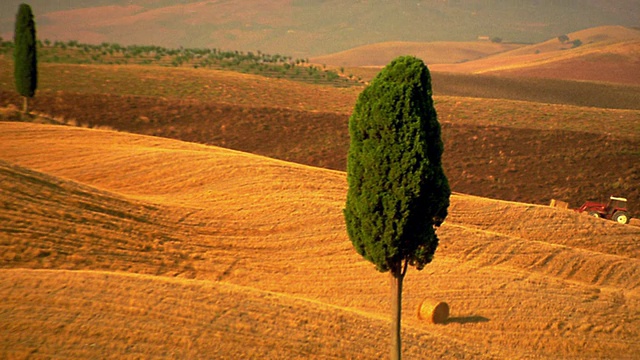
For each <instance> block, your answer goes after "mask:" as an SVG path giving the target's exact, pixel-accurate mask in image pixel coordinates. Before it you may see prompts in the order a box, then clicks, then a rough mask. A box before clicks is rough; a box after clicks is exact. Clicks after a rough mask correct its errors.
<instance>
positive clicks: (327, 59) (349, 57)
mask: <svg viewBox="0 0 640 360" xmlns="http://www.w3.org/2000/svg"><path fill="white" fill-rule="evenodd" d="M522 46H523V45H518V44H496V43H491V42H489V41H486V42H481V41H475V42H427V43H419V42H384V43H376V44H369V45H363V46H358V47H355V48H353V49H349V50H345V51H341V52H338V53H335V54H330V55H323V56H316V57H312V58H311V59H309V61H311V62H313V63H316V64H329V65H333V66H346V67H361V66H373V67H384V66H385V65H387V64H388V63H389V62H391V60H393V59H394V58H396V57H398V56H401V55H413V56H415V57H418V58H420V59H422V60H423V61H424V62H425V63H426V64H427V65H431V64H455V63H459V62H466V61H472V60H476V59H480V58H484V57H487V56H489V55H493V54H496V53H501V52H505V51H509V50H513V49H517V48H519V47H522Z"/></svg>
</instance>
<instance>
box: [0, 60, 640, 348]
mask: <svg viewBox="0 0 640 360" xmlns="http://www.w3.org/2000/svg"><path fill="white" fill-rule="evenodd" d="M0 65H2V66H0V106H2V107H7V106H8V108H6V109H4V110H3V112H2V114H0V115H2V116H3V119H8V120H17V119H18V117H17V116H16V115H15V107H16V106H17V105H18V104H20V99H19V98H18V97H17V96H16V95H15V94H14V93H13V88H12V86H13V85H12V79H11V74H10V73H9V70H8V69H10V62H9V61H7V60H6V59H0ZM4 65H7V66H4ZM363 71H365V72H367V71H368V72H371V71H374V72H375V70H371V69H369V70H363ZM365 78H366V77H365ZM433 79H434V80H433V81H434V91H435V102H436V104H435V105H436V110H437V111H438V114H439V119H440V122H441V124H442V126H443V138H444V141H445V156H444V162H445V170H446V173H447V175H448V177H449V181H450V183H451V184H452V187H453V190H454V191H455V193H454V195H453V196H452V205H451V208H450V215H449V217H448V218H447V221H446V222H445V223H444V225H443V226H442V227H441V228H440V230H439V237H440V239H441V241H440V246H439V248H438V251H437V253H436V259H435V260H434V262H433V263H432V264H430V265H428V266H427V267H426V268H425V269H424V270H423V271H422V272H417V271H415V270H412V271H410V272H409V275H408V276H407V279H406V283H405V291H404V295H405V296H404V319H403V341H404V355H405V357H407V358H487V359H514V358H536V359H538V358H541V359H557V358H620V359H627V358H628V359H631V358H633V357H634V355H635V354H636V353H638V351H640V347H639V344H638V341H637V340H638V338H640V318H639V317H638V313H639V312H640V293H639V292H638V289H639V288H640V250H639V249H640V248H639V247H638V241H640V227H638V226H637V224H638V223H637V221H634V222H632V225H620V224H615V223H613V222H609V221H605V220H599V219H594V218H591V217H588V216H584V215H579V214H576V213H574V212H573V211H569V210H560V209H552V208H549V207H547V206H545V205H546V204H548V201H549V200H550V199H552V198H556V199H559V200H565V201H568V202H569V203H570V204H571V205H572V206H574V207H577V206H579V205H580V203H581V202H582V201H584V200H587V199H592V200H604V199H606V198H607V197H608V196H609V195H612V194H615V195H619V196H625V197H627V198H629V203H630V207H631V211H632V215H634V214H636V215H637V209H638V207H637V206H638V205H637V204H639V203H640V193H639V191H640V189H639V188H638V187H637V186H636V185H637V184H638V183H640V168H639V167H638V165H637V164H639V163H640V153H639V152H638V149H640V128H638V124H640V109H638V108H637V101H635V100H634V99H636V98H637V94H638V93H639V90H638V89H637V86H632V85H615V84H596V83H580V82H570V81H569V82H564V81H547V80H522V79H519V80H513V79H508V78H498V77H491V76H488V77H487V76H485V77H482V76H467V75H460V74H443V73H434V76H433ZM41 81H42V82H41V85H40V88H39V92H38V95H37V97H36V98H35V99H34V102H33V105H34V109H35V111H36V112H38V113H40V116H37V117H36V121H39V122H46V123H54V124H58V125H47V124H33V123H21V122H0V201H1V202H2V213H1V214H0V272H1V273H2V276H0V279H1V280H0V300H1V301H0V304H1V305H0V323H1V324H2V325H3V326H0V357H2V358H19V359H22V358H51V357H62V358H92V357H111V358H140V357H144V358H167V357H170V358H201V357H207V358H229V357H231V358H322V359H325V358H362V359H378V358H381V357H384V356H385V355H386V354H387V353H388V351H387V348H388V346H387V344H388V330H389V329H388V321H389V315H388V314H389V301H388V297H389V296H388V294H389V284H388V277H387V276H388V275H386V274H380V273H377V272H376V271H375V269H374V267H373V266H372V265H371V264H369V263H368V262H366V261H364V260H363V259H362V258H361V257H359V256H358V255H357V254H356V253H355V251H354V250H353V248H352V246H351V243H350V242H349V240H348V238H347V236H346V231H345V229H344V222H343V219H342V208H343V206H344V197H345V195H346V174H345V173H344V172H343V171H344V169H345V154H346V150H347V147H348V134H347V131H346V124H347V121H348V116H349V114H350V111H351V109H352V107H353V105H354V103H355V100H356V97H357V95H358V93H359V91H361V89H362V88H358V87H355V88H347V89H336V88H331V87H327V86H317V85H309V84H299V83H294V82H291V81H286V80H275V79H265V78H262V77H258V76H252V75H240V74H234V73H228V72H220V71H203V70H197V69H183V68H178V69H168V68H159V67H152V66H146V67H141V66H89V65H61V64H44V65H43V66H42V71H41ZM562 86H566V87H565V88H564V90H566V91H562V89H563V88H562ZM545 89H547V90H548V89H553V91H555V93H554V94H556V95H557V94H565V95H562V96H560V95H557V96H556V95H553V94H551V95H550V94H549V93H548V91H547V90H545ZM537 90H540V91H537ZM438 91H440V92H438ZM469 91H470V92H469ZM598 93H606V96H605V101H604V102H605V103H607V104H608V105H609V106H605V107H603V106H602V103H603V102H602V97H599V96H597V95H598ZM550 96H551V97H552V98H554V99H556V101H548V100H547V99H548V98H549V97H550ZM563 96H566V97H563ZM611 99H615V101H614V100H611ZM634 104H636V105H634ZM59 124H63V125H67V126H60V125H59ZM69 125H70V126H69ZM88 128H91V129H88ZM113 130H116V131H113ZM130 133H137V135H134V134H130ZM149 135H151V136H149ZM167 138H170V139H167ZM171 138H172V139H171ZM183 140H184V141H189V142H183ZM198 143H200V144H198ZM212 145H213V146H212ZM216 146H221V147H216ZM238 150H239V151H238ZM240 151H242V152H240ZM260 155H263V156H267V157H262V156H260ZM276 159H280V160H276ZM283 160H285V161H287V162H285V161H283ZM289 161H290V162H289ZM489 198H492V199H489ZM515 201H517V202H515ZM425 298H431V299H437V300H440V301H446V302H447V303H449V305H450V306H451V309H452V313H451V318H450V319H449V321H447V322H446V323H445V324H441V325H433V324H427V323H424V322H422V321H420V320H419V319H418V318H417V316H416V311H417V309H418V306H419V305H420V303H421V302H422V300H423V299H425Z"/></svg>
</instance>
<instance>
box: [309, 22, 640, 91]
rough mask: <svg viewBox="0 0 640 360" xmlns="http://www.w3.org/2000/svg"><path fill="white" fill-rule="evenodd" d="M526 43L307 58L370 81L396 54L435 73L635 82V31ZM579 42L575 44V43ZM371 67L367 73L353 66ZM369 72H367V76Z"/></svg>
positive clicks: (383, 47) (391, 46) (639, 35)
mask: <svg viewBox="0 0 640 360" xmlns="http://www.w3.org/2000/svg"><path fill="white" fill-rule="evenodd" d="M565 36H566V39H565V40H562V41H561V40H560V39H559V37H554V38H552V39H549V40H546V41H543V42H540V43H536V44H530V45H523V44H504V43H499V44H496V43H491V42H489V41H484V42H483V41H474V42H427V43H410V42H385V43H377V44H370V45H366V46H361V47H356V48H353V49H349V50H345V51H342V52H338V53H334V54H329V55H324V56H318V57H313V58H311V61H312V62H314V63H317V64H328V65H331V66H334V67H347V68H348V69H347V71H350V72H356V73H358V74H359V75H363V77H364V78H365V79H371V78H372V77H373V75H375V73H376V72H377V70H379V69H380V68H382V67H383V66H385V65H386V64H388V63H389V62H390V61H391V60H392V59H393V58H395V57H397V56H401V55H413V56H417V57H419V58H421V59H422V60H423V61H425V63H426V64H427V65H428V66H429V69H430V70H431V71H432V72H435V73H441V74H450V73H453V74H473V75H478V74H485V75H492V76H501V77H505V76H508V77H516V78H552V79H561V80H578V81H591V82H601V83H618V84H628V85H634V86H638V85H640V73H639V71H640V70H638V69H640V66H639V65H640V30H638V29H636V28H627V27H623V26H600V27H595V28H589V29H585V30H580V31H576V32H572V33H568V34H565ZM578 41H579V43H576V42H578ZM358 67H372V68H374V69H373V70H372V71H369V72H367V71H366V70H364V71H363V70H362V69H357V68H358ZM369 73H370V74H369Z"/></svg>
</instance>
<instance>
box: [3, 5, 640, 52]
mask: <svg viewBox="0 0 640 360" xmlns="http://www.w3.org/2000/svg"><path fill="white" fill-rule="evenodd" d="M20 2H21V1H20V0H5V1H2V2H1V3H0V36H2V37H4V38H7V39H9V38H11V37H12V31H13V21H14V20H15V19H14V16H15V12H16V10H17V8H18V5H19V4H20ZM29 4H30V5H31V6H32V8H33V10H34V13H35V15H36V21H37V24H38V25H37V26H38V34H39V36H40V38H41V39H49V40H52V41H53V40H63V41H68V40H78V41H80V42H84V43H93V44H99V43H102V42H110V43H113V42H115V43H120V44H124V45H132V44H137V45H151V44H153V45H160V46H165V47H173V48H178V47H181V46H182V47H185V48H190V47H200V48H204V47H206V48H212V47H215V48H221V49H225V50H242V51H253V52H255V51H257V50H262V51H265V52H267V53H271V54H274V53H280V54H287V55H292V56H294V57H309V56H319V55H326V54H331V53H335V52H339V51H344V50H348V49H351V48H354V47H357V46H363V45H367V44H374V43H379V42H387V41H410V42H431V41H474V40H476V39H477V38H478V37H479V36H488V37H490V38H494V37H499V38H502V39H503V40H504V41H505V42H519V43H536V42H540V41H545V40H547V39H550V38H554V37H556V36H558V35H561V34H567V33H570V32H574V31H577V30H581V29H586V28H591V27H594V26H602V25H612V24H613V25H622V26H638V16H637V14H638V13H640V7H639V6H640V5H639V4H638V2H637V1H635V0H618V1H615V2H611V1H604V0H580V1H577V2H557V1H549V0H530V1H521V2H518V3H509V2H504V1H498V0H490V1H488V0H483V1H479V0H451V1H411V2H407V1H388V2H377V3H375V4H373V3H369V2H362V1H355V2H344V1H338V0H325V1H309V0H295V1H288V0H277V1H273V0H269V1H265V0H260V1H220V0H218V1H212V0H209V1H203V0H182V1H180V2H176V1H167V0H134V1H132V0H110V1H109V0H74V1H72V2H70V1H49V0H31V1H30V2H29Z"/></svg>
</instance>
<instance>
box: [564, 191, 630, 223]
mask: <svg viewBox="0 0 640 360" xmlns="http://www.w3.org/2000/svg"><path fill="white" fill-rule="evenodd" d="M576 211H577V212H581V213H582V212H586V213H587V214H589V215H591V216H595V217H597V218H603V219H607V220H613V221H615V222H618V223H620V224H628V223H629V221H630V217H629V211H628V210H627V199H625V198H622V197H616V196H611V197H609V202H607V203H606V204H603V203H598V202H593V201H587V202H585V203H584V204H583V205H582V206H581V207H580V208H579V209H576Z"/></svg>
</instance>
